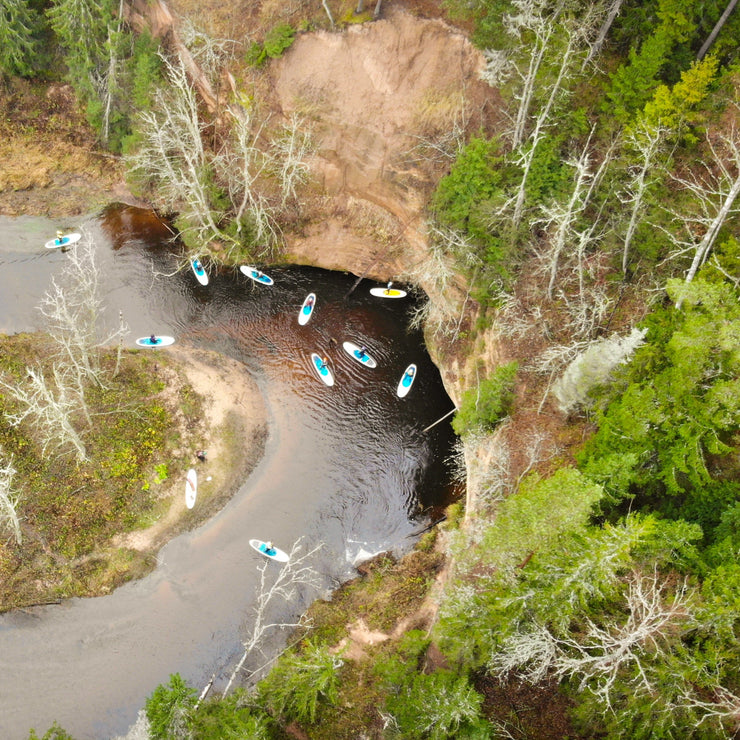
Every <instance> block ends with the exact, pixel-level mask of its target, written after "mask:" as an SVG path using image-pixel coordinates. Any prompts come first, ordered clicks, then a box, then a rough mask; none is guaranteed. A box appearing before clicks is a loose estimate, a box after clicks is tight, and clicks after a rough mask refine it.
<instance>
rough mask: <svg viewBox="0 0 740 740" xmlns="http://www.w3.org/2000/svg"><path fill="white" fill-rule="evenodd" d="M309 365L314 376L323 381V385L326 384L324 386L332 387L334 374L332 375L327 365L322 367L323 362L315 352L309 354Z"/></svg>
mask: <svg viewBox="0 0 740 740" xmlns="http://www.w3.org/2000/svg"><path fill="white" fill-rule="evenodd" d="M311 364H312V365H313V368H314V370H315V371H316V374H317V375H318V376H319V378H321V380H323V381H324V383H326V385H329V386H332V385H334V373H332V371H331V370H330V369H329V366H328V365H326V366H325V367H322V365H323V360H322V359H321V357H320V356H319V355H317V354H316V353H315V352H311Z"/></svg>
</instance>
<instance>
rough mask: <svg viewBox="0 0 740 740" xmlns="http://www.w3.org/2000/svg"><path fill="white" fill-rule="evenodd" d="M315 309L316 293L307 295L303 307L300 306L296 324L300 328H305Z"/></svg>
mask: <svg viewBox="0 0 740 740" xmlns="http://www.w3.org/2000/svg"><path fill="white" fill-rule="evenodd" d="M315 307H316V293H309V294H308V295H307V296H306V299H305V300H304V301H303V305H302V306H301V310H300V311H299V312H298V323H299V324H300V325H301V326H305V325H306V324H307V323H308V321H309V319H310V318H311V316H312V315H313V310H314V308H315Z"/></svg>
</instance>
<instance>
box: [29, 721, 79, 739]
mask: <svg viewBox="0 0 740 740" xmlns="http://www.w3.org/2000/svg"><path fill="white" fill-rule="evenodd" d="M28 740H75V739H74V738H73V737H72V735H70V734H69V733H68V732H66V731H65V730H64V729H63V728H61V727H60V726H59V724H58V723H56V722H55V723H54V724H53V725H52V726H51V727H50V728H49V729H48V730H47V731H46V732H45V733H44V734H43V735H42V736H41V737H40V738H39V736H38V735H37V734H36V730H31V733H30V734H29V736H28Z"/></svg>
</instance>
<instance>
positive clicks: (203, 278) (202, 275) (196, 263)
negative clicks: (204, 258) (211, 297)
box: [190, 257, 208, 285]
mask: <svg viewBox="0 0 740 740" xmlns="http://www.w3.org/2000/svg"><path fill="white" fill-rule="evenodd" d="M190 266H191V267H192V268H193V272H194V273H195V277H196V278H198V282H199V283H200V284H201V285H208V273H207V272H206V271H205V269H204V268H203V265H202V264H201V262H200V260H199V259H198V258H197V257H193V259H191V260H190Z"/></svg>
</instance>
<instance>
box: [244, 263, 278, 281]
mask: <svg viewBox="0 0 740 740" xmlns="http://www.w3.org/2000/svg"><path fill="white" fill-rule="evenodd" d="M239 269H240V270H241V271H242V272H243V273H244V274H245V275H246V276H247V277H248V278H251V279H252V280H254V282H255V283H260V284H262V285H272V284H273V283H274V282H275V281H274V280H273V279H272V278H271V277H270V276H269V275H265V273H264V272H262V271H261V270H258V269H257V268H256V267H251V266H250V265H241V266H240V267H239Z"/></svg>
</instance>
